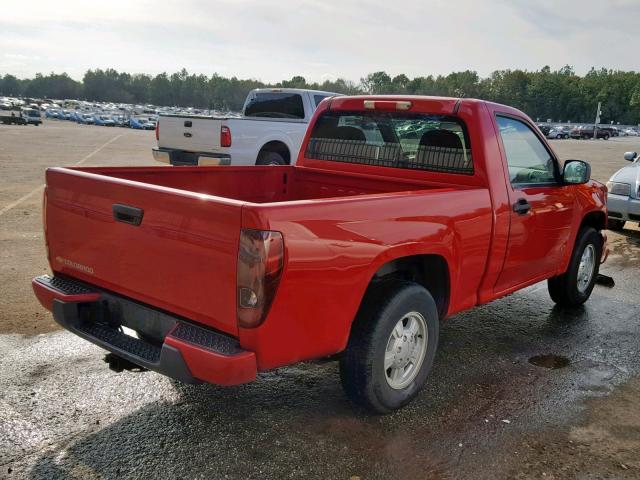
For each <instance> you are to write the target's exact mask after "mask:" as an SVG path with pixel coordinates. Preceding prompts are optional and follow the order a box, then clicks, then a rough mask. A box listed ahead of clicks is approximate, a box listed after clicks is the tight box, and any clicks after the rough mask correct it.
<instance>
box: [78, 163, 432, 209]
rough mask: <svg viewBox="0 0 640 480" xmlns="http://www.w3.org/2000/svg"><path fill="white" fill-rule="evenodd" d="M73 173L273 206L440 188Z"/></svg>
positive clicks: (248, 173) (250, 175)
mask: <svg viewBox="0 0 640 480" xmlns="http://www.w3.org/2000/svg"><path fill="white" fill-rule="evenodd" d="M76 170H78V171H82V172H86V173H91V174H94V175H100V176H105V177H111V178H114V179H116V178H117V179H121V180H128V181H134V182H140V183H145V184H151V185H155V186H159V187H168V188H172V189H176V190H183V191H186V192H191V193H198V194H205V195H212V196H216V197H222V198H226V199H231V200H237V201H240V202H250V203H273V202H292V201H299V200H320V199H326V198H332V197H349V196H354V195H367V194H376V193H392V192H403V191H413V190H429V189H433V188H442V187H444V186H443V185H438V184H437V183H432V184H429V183H426V182H416V181H406V180H401V179H394V178H386V177H382V176H378V177H367V176H363V175H357V174H350V173H348V172H338V171H326V170H315V169H310V168H301V167H292V166H285V167H273V166H266V167H225V168H219V167H181V168H179V169H178V168H164V167H142V168H139V167H132V168H129V167H118V168H80V169H76Z"/></svg>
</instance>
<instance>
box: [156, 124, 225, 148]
mask: <svg viewBox="0 0 640 480" xmlns="http://www.w3.org/2000/svg"><path fill="white" fill-rule="evenodd" d="M158 122H160V128H159V130H160V133H159V138H158V147H160V148H173V149H176V150H186V151H188V152H214V151H217V149H219V148H220V127H221V126H222V122H223V119H222V118H207V117H187V116H185V117H177V116H175V117H174V116H170V117H167V116H163V115H161V116H160V117H158Z"/></svg>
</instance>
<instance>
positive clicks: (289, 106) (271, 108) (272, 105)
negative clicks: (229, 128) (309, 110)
mask: <svg viewBox="0 0 640 480" xmlns="http://www.w3.org/2000/svg"><path fill="white" fill-rule="evenodd" d="M244 115H245V116H246V117H270V118H304V106H303V105H302V97H301V96H300V95H299V94H297V93H283V92H264V93H256V94H254V95H253V97H252V98H251V99H250V100H249V102H248V103H247V106H246V107H245V110H244Z"/></svg>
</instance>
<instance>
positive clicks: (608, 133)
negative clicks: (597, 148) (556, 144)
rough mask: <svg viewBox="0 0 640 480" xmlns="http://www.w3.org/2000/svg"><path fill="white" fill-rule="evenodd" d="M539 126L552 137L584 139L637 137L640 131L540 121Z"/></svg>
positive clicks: (631, 128) (634, 128)
mask: <svg viewBox="0 0 640 480" xmlns="http://www.w3.org/2000/svg"><path fill="white" fill-rule="evenodd" d="M537 125H538V128H539V129H540V131H541V132H542V133H543V134H544V136H545V137H547V138H550V139H567V138H573V139H582V140H588V139H591V138H598V139H604V140H609V139H610V138H611V137H631V136H633V137H637V136H639V135H640V131H639V130H638V129H637V128H636V127H621V126H613V125H598V126H597V127H596V126H595V125H569V124H565V125H562V124H549V123H538V124H537Z"/></svg>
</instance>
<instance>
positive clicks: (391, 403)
mask: <svg viewBox="0 0 640 480" xmlns="http://www.w3.org/2000/svg"><path fill="white" fill-rule="evenodd" d="M416 312H417V313H419V314H420V315H421V316H422V319H423V320H424V321H425V322H424V323H425V327H426V334H427V340H426V341H425V342H424V344H423V345H426V351H425V353H424V356H423V357H422V361H421V363H420V364H419V367H417V369H416V370H415V372H417V373H415V374H413V375H415V377H413V378H412V379H411V380H410V383H409V384H408V385H406V386H405V387H404V388H392V387H391V385H390V383H389V381H388V380H387V373H388V372H390V371H391V368H390V369H388V370H385V365H384V362H385V353H386V350H387V346H388V343H389V341H390V336H391V334H392V332H393V331H394V328H395V327H396V324H398V323H399V321H401V320H403V319H404V318H406V316H407V315H415V313H416ZM438 332H439V320H438V310H437V308H436V303H435V301H434V300H433V297H432V296H431V294H430V293H429V292H428V291H427V290H425V289H424V288H423V287H422V286H420V285H418V284H415V283H411V282H403V281H389V282H381V283H380V284H379V285H377V286H373V287H370V288H369V290H368V291H367V294H366V295H365V298H364V299H363V302H362V305H361V307H360V310H359V312H358V315H357V316H356V319H355V321H354V324H353V327H352V329H351V335H350V337H349V343H348V345H347V348H346V350H345V351H344V353H343V355H342V357H341V359H340V379H341V381H342V387H343V388H344V391H345V393H346V394H347V396H348V397H349V399H350V400H351V401H353V402H354V403H355V404H357V405H359V406H361V407H364V408H365V409H367V410H369V411H370V412H372V413H388V412H391V411H393V410H396V409H398V408H400V407H402V406H404V405H406V404H407V403H409V402H410V401H411V400H412V399H413V398H414V397H415V396H416V395H417V394H418V392H419V391H420V389H421V388H422V386H423V385H424V383H425V381H426V379H427V376H428V375H429V371H430V370H431V367H432V365H433V359H434V358H435V353H436V349H437V347H438ZM417 337H419V336H418V335H416V338H417ZM422 338H424V337H422ZM398 341H400V340H398ZM404 341H405V342H406V341H407V337H406V336H404ZM409 342H411V340H409ZM394 351H395V350H394ZM407 380H409V379H407Z"/></svg>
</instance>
